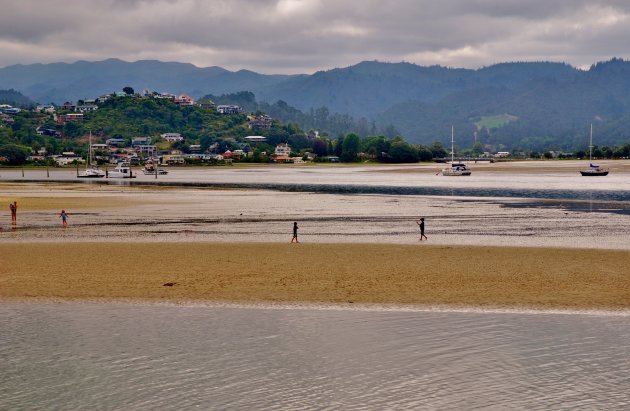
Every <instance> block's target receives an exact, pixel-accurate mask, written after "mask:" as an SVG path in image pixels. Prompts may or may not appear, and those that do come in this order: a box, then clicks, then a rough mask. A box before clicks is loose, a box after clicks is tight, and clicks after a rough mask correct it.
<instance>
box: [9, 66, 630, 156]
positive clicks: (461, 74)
mask: <svg viewBox="0 0 630 411" xmlns="http://www.w3.org/2000/svg"><path fill="white" fill-rule="evenodd" d="M127 85H131V86H133V88H134V89H136V90H142V89H143V88H145V87H148V88H151V89H158V90H170V91H172V92H176V93H180V92H185V93H188V94H189V95H191V96H194V97H196V98H200V97H204V98H206V99H210V100H212V101H215V102H216V103H219V104H220V103H226V104H239V105H242V106H243V107H244V108H246V109H247V110H251V111H255V110H260V111H264V112H266V113H268V114H269V115H271V116H273V117H275V118H278V119H281V120H282V121H285V122H291V123H297V124H298V125H299V126H300V127H301V128H302V129H310V128H314V129H318V130H320V131H321V132H327V133H328V134H329V135H332V136H337V135H338V134H347V133H351V132H354V133H356V134H357V135H358V136H360V137H362V138H363V137H367V136H371V135H372V136H373V135H384V136H386V137H394V136H396V135H402V136H404V138H405V139H406V140H408V141H410V142H414V143H419V144H424V145H428V144H431V143H432V142H433V141H435V140H439V141H441V142H442V143H443V144H447V143H448V141H449V140H450V127H451V125H454V126H455V129H456V139H457V141H458V144H459V145H461V146H462V147H472V146H473V145H474V144H475V143H478V144H481V145H482V147H483V148H484V149H487V150H489V151H493V150H499V149H500V150H509V151H527V150H536V151H542V150H556V151H558V150H561V151H575V150H580V149H584V148H586V146H587V144H588V138H587V133H588V129H589V125H590V124H591V123H593V124H594V127H595V140H596V142H597V143H599V144H605V145H609V146H613V145H623V144H625V143H626V142H628V141H630V114H628V113H630V93H629V92H628V91H630V62H626V61H624V60H622V59H616V58H614V59H611V60H610V61H606V62H600V63H596V64H594V65H593V66H592V67H591V68H590V69H589V70H579V69H576V68H574V67H571V66H569V65H567V64H563V63H553V62H513V63H501V64H496V65H492V66H489V67H483V68H480V69H475V70H471V69H460V68H447V67H440V66H430V67H423V66H418V65H415V64H410V63H382V62H376V61H368V62H362V63H359V64H356V65H354V66H351V67H346V68H335V69H332V70H327V71H320V72H317V73H314V74H312V75H292V76H285V75H279V76H270V75H262V74H257V73H253V72H250V71H237V72H231V71H228V70H224V69H222V68H220V67H209V68H198V67H195V66H192V65H190V64H181V63H162V62H157V61H139V62H135V63H127V62H122V61H120V60H114V59H110V60H105V61H102V62H77V63H73V64H61V63H59V64H44V65H42V64H39V65H37V64H36V65H27V66H10V67H5V68H2V69H0V88H13V89H14V90H17V91H19V92H21V93H23V94H24V95H26V96H28V97H29V98H31V99H33V100H34V101H38V102H44V103H46V102H48V101H54V102H56V103H62V102H63V101H65V100H77V99H81V98H88V97H94V96H96V95H99V94H100V93H111V92H112V91H113V90H120V89H121V88H122V87H123V86H127ZM254 96H255V97H254ZM194 117H195V116H193V120H194Z"/></svg>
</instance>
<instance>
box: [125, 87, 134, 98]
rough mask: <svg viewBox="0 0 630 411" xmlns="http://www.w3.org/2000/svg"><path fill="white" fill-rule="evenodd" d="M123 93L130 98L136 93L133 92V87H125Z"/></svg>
mask: <svg viewBox="0 0 630 411" xmlns="http://www.w3.org/2000/svg"><path fill="white" fill-rule="evenodd" d="M123 92H124V93H125V94H127V95H128V96H130V95H132V94H133V93H134V91H133V87H129V86H127V87H124V88H123Z"/></svg>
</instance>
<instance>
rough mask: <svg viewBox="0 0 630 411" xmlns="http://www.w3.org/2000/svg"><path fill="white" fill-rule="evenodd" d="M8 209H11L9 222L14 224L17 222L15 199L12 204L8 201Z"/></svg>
mask: <svg viewBox="0 0 630 411" xmlns="http://www.w3.org/2000/svg"><path fill="white" fill-rule="evenodd" d="M9 209H10V210H11V224H13V225H15V224H16V223H17V201H14V202H13V204H11V203H9Z"/></svg>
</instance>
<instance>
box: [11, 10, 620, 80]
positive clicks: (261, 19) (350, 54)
mask: <svg viewBox="0 0 630 411" xmlns="http://www.w3.org/2000/svg"><path fill="white" fill-rule="evenodd" d="M14 3H15V4H14V6H12V7H11V8H4V9H3V13H2V15H0V66H4V65H8V64H15V63H31V62H51V61H74V60H76V59H78V58H83V59H91V60H97V59H104V58H108V57H118V58H123V59H126V60H135V59H140V58H142V59H144V58H152V59H160V60H168V61H174V60H179V61H190V62H193V63H194V64H197V65H202V66H210V65H219V66H223V67H226V68H228V69H240V68H246V69H250V70H255V71H260V72H266V73H296V72H313V71H316V70H319V69H327V68H332V67H335V66H344V65H350V64H354V63H357V62H358V61H361V60H374V59H378V60H384V61H401V60H407V61H409V59H410V58H411V59H412V60H411V61H412V62H415V63H418V64H423V65H424V64H436V63H438V64H446V65H450V66H467V67H472V66H482V65H488V64H492V63H496V62H500V61H512V60H518V59H523V60H524V59H535V60H547V59H551V60H555V59H557V58H562V59H564V60H565V61H567V62H569V63H571V64H574V65H584V64H590V63H593V62H594V61H592V60H593V59H595V60H602V59H607V58H610V57H612V56H613V55H615V56H621V57H625V56H627V54H625V53H626V48H625V39H627V38H628V35H629V34H630V29H628V28H627V27H628V26H630V25H628V24H627V21H626V20H625V19H626V16H627V15H629V14H630V3H628V2H625V1H621V0H616V1H586V0H556V1H553V2H549V1H548V0H529V1H522V0H518V1H517V0H503V1H500V0H458V1H456V0H443V1H439V2H436V1H428V0H424V1H414V0H400V1H396V2H384V1H382V0H378V1H377V0H364V1H362V2H356V1H350V0H346V1H344V0H335V1H333V0H264V1H257V0H215V1H202V0H177V1H176V0H155V1H149V0H104V1H98V2H97V1H82V2H70V1H63V0H52V1H47V2H39V1H34V0H21V1H19V2H14ZM593 16H595V17H601V18H603V19H608V20H606V24H600V25H595V24H592V25H591V23H588V21H589V19H592V18H593ZM615 18H618V19H619V22H615ZM462 50H464V51H462Z"/></svg>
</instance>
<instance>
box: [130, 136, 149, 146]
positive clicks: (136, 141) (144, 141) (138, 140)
mask: <svg viewBox="0 0 630 411" xmlns="http://www.w3.org/2000/svg"><path fill="white" fill-rule="evenodd" d="M150 144H151V137H134V138H132V139H131V147H136V146H145V145H150Z"/></svg>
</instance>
